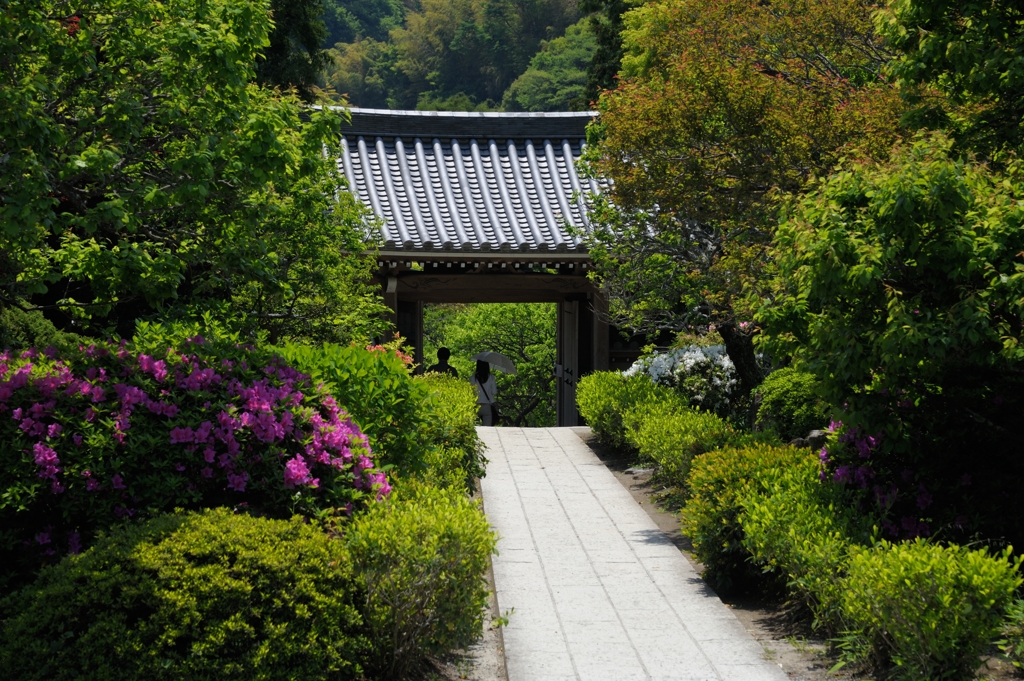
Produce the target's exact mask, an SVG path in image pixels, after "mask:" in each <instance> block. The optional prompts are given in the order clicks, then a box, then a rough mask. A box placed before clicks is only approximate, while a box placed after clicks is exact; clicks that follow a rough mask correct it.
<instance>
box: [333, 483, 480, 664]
mask: <svg viewBox="0 0 1024 681" xmlns="http://www.w3.org/2000/svg"><path fill="white" fill-rule="evenodd" d="M346 540H347V544H348V546H349V548H350V549H351V551H352V557H353V560H354V562H355V565H356V570H357V573H358V575H359V583H360V585H361V587H362V589H363V590H364V593H365V594H366V596H365V601H364V604H363V606H362V609H363V612H364V616H365V618H366V622H367V625H368V627H369V630H370V632H371V637H370V638H371V640H372V642H373V652H374V655H373V663H372V664H371V669H372V671H374V672H375V673H376V674H377V676H378V678H387V679H391V678H400V677H402V676H403V675H404V674H406V673H407V672H409V671H410V670H411V669H413V667H414V665H415V664H416V663H417V662H419V661H420V660H421V659H422V657H423V656H424V655H425V654H437V653H443V652H446V651H449V650H453V649H455V648H461V647H466V646H468V645H469V644H470V643H472V642H473V641H474V640H476V638H477V637H478V636H479V635H480V630H481V624H482V621H483V610H484V607H485V605H486V602H487V584H486V583H485V582H484V572H485V571H486V569H487V566H488V559H489V556H490V554H491V553H493V552H494V548H495V543H496V539H495V536H494V533H493V532H492V531H491V527H490V523H489V522H488V521H487V517H486V516H484V514H483V512H482V511H481V510H480V507H479V505H478V504H477V502H475V501H473V500H471V499H469V498H467V497H466V495H465V494H464V493H463V492H462V491H461V490H459V489H455V488H450V489H438V488H436V487H431V486H429V485H424V484H422V483H419V482H416V481H407V482H405V483H403V484H402V485H401V486H400V487H399V488H397V489H396V493H395V495H393V498H390V499H388V500H386V501H384V502H381V503H379V504H376V505H375V506H374V507H373V508H371V509H370V510H369V511H368V512H366V513H364V514H362V515H360V516H359V517H358V518H356V520H355V521H354V523H353V524H352V525H351V526H350V527H349V528H348V529H347V536H346Z"/></svg>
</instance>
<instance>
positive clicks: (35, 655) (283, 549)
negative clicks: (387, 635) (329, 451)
mask: <svg viewBox="0 0 1024 681" xmlns="http://www.w3.org/2000/svg"><path fill="white" fill-rule="evenodd" d="M356 592H357V589H356V584H355V582H354V577H353V572H352V567H351V562H350V560H349V558H348V553H347V551H346V549H345V546H344V544H342V543H341V542H339V541H336V540H332V539H330V538H329V537H328V536H327V535H326V534H324V533H323V532H321V531H320V530H319V529H318V528H317V527H315V526H311V525H308V524H306V523H304V522H303V521H302V520H300V519H298V518H295V519H292V520H290V521H285V520H268V519H263V518H255V517H252V516H248V515H233V514H232V513H231V512H230V511H228V510H226V509H216V510H209V511H204V512H202V513H198V514H188V515H186V514H176V515H167V516H161V517H158V518H156V519H153V520H151V521H149V522H146V523H143V524H138V525H134V526H129V527H128V528H126V529H122V530H119V531H117V532H114V533H113V534H111V535H110V536H109V537H108V538H106V539H104V540H102V541H101V542H100V543H98V544H97V545H96V546H95V547H93V548H92V549H90V550H89V551H86V552H85V553H83V554H81V555H77V556H68V557H67V558H65V559H64V560H63V561H61V562H60V563H58V564H57V565H55V566H53V567H50V568H47V569H45V570H44V571H43V572H42V574H41V575H40V576H39V578H38V580H37V581H36V582H35V583H34V584H32V585H30V586H29V587H26V588H25V589H23V590H22V591H20V592H18V593H16V594H14V595H13V596H11V597H9V598H7V599H6V600H5V601H4V602H3V604H2V610H3V622H2V634H3V635H2V636H0V668H2V669H3V670H4V674H3V676H4V678H5V679H9V680H10V681H28V680H30V679H39V680H40V681H42V680H44V679H45V680H46V681H63V680H64V679H76V678H91V679H108V680H109V681H120V680H123V681H138V680H139V679H147V681H150V680H152V681H160V680H163V679H167V680H172V679H175V680H177V679H210V680H213V679H218V680H220V679H223V680H225V681H229V680H231V679H238V680H239V681H242V680H244V681H249V680H251V679H261V680H264V679H265V680H271V679H282V680H284V679H296V678H301V679H325V680H326V679H332V680H334V679H356V678H361V676H362V665H361V661H362V660H363V659H364V658H365V657H367V655H368V653H369V644H370V642H369V640H368V639H367V638H366V636H365V635H364V633H363V626H362V619H361V617H360V614H359V612H358V610H357V608H356Z"/></svg>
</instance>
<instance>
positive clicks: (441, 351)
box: [427, 348, 459, 378]
mask: <svg viewBox="0 0 1024 681" xmlns="http://www.w3.org/2000/svg"><path fill="white" fill-rule="evenodd" d="M451 356H452V351H451V350H449V349H448V348H438V349H437V364H435V365H434V366H432V367H430V368H429V369H427V373H428V374H429V373H436V374H450V375H452V376H455V377H456V378H458V376H459V372H458V371H457V370H456V369H455V367H453V366H452V365H451V364H449V363H448V358H449V357H451Z"/></svg>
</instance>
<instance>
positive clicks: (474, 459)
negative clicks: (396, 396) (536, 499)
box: [415, 373, 487, 490]
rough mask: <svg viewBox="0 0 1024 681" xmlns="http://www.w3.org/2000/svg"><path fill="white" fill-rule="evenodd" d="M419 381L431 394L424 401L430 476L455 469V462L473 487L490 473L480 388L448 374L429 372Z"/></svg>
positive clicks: (418, 378)
mask: <svg viewBox="0 0 1024 681" xmlns="http://www.w3.org/2000/svg"><path fill="white" fill-rule="evenodd" d="M415 380H416V381H418V382H422V383H424V384H426V386H427V390H428V393H429V397H428V398H427V399H426V400H425V401H424V403H423V404H422V412H423V438H424V442H425V443H428V444H429V448H430V450H431V451H430V452H427V453H425V454H424V456H425V457H426V462H425V463H426V468H427V471H428V475H437V474H440V473H442V472H443V471H442V469H443V470H444V471H449V472H451V471H452V470H453V465H455V466H457V467H458V468H459V469H461V471H462V473H463V479H464V482H465V485H466V488H467V489H470V490H471V489H472V488H473V485H474V481H475V480H476V479H477V478H482V477H483V476H484V474H485V473H486V472H487V469H486V466H487V459H486V458H485V457H484V446H483V442H482V441H481V440H480V437H479V436H478V435H477V433H476V419H477V406H478V405H477V403H476V391H475V390H474V388H473V386H472V385H471V384H470V383H469V382H468V381H465V380H462V379H460V378H456V377H455V376H449V375H448V374H438V373H431V374H425V375H423V376H417V377H416V378H415ZM439 466H441V468H439ZM442 486H443V485H442Z"/></svg>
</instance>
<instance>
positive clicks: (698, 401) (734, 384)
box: [623, 345, 741, 416]
mask: <svg viewBox="0 0 1024 681" xmlns="http://www.w3.org/2000/svg"><path fill="white" fill-rule="evenodd" d="M623 373H624V374H625V375H626V376H637V375H645V376H648V377H650V379H651V380H652V381H654V382H655V383H656V384H658V385H662V386H666V387H669V388H674V389H675V390H677V391H678V392H679V393H680V394H681V395H682V396H683V397H685V398H686V401H687V403H688V404H689V405H690V406H691V407H693V408H694V409H703V410H705V411H711V412H714V413H716V414H718V415H720V416H727V415H728V414H730V413H731V412H732V410H733V409H734V408H735V406H736V400H737V399H738V398H739V397H740V394H741V393H740V389H739V388H740V385H739V380H738V379H737V376H736V367H735V366H734V365H733V363H732V360H731V359H729V355H728V354H727V353H726V349H725V346H724V345H711V346H698V345H690V346H687V347H683V348H675V349H672V350H669V351H668V352H656V353H654V354H652V355H648V356H647V357H641V358H640V359H638V360H637V361H636V362H634V363H633V365H632V366H631V367H629V369H627V370H626V371H624V372H623Z"/></svg>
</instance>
